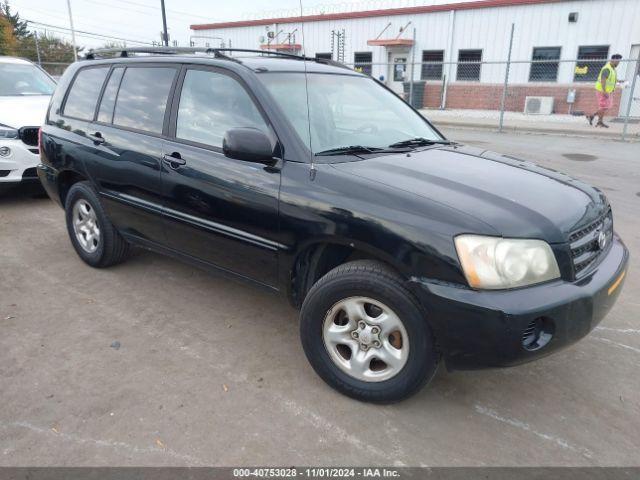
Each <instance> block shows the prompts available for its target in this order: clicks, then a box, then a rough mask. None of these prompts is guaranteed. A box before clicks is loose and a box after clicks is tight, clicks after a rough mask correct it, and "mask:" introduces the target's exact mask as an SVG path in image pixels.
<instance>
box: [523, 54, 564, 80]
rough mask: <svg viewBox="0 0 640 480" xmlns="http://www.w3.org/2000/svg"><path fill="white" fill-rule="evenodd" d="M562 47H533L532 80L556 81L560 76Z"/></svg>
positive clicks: (530, 75) (530, 77) (530, 74)
mask: <svg viewBox="0 0 640 480" xmlns="http://www.w3.org/2000/svg"><path fill="white" fill-rule="evenodd" d="M559 59H560V47H538V48H534V49H533V57H532V60H533V63H532V64H531V71H530V72H529V81H530V82H555V81H556V80H557V78H558V62H557V61H555V62H554V60H559Z"/></svg>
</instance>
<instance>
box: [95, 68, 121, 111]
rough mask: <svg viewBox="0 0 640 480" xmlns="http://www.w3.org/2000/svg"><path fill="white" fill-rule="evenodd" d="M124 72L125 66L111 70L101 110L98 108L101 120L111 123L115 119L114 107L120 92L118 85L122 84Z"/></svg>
mask: <svg viewBox="0 0 640 480" xmlns="http://www.w3.org/2000/svg"><path fill="white" fill-rule="evenodd" d="M123 73H124V67H118V68H114V69H113V71H112V72H111V76H110V77H109V81H108V82H107V86H106V87H105V89H104V93H103V94H102V101H101V102H100V110H98V121H99V122H105V123H111V121H112V120H113V107H115V105H116V95H117V94H118V87H119V86H120V81H121V80H122V74H123Z"/></svg>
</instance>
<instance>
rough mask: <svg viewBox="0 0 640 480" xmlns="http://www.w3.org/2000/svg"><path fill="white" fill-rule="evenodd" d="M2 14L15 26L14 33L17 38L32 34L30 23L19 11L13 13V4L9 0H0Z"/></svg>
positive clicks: (20, 38)
mask: <svg viewBox="0 0 640 480" xmlns="http://www.w3.org/2000/svg"><path fill="white" fill-rule="evenodd" d="M0 16H4V17H5V18H6V19H7V20H8V21H9V23H10V24H11V25H12V26H13V35H14V36H15V37H16V39H17V40H22V39H23V38H27V37H30V36H31V32H29V25H28V24H27V22H26V21H24V20H21V19H20V15H18V12H16V13H11V6H10V5H9V2H8V1H7V0H4V1H0Z"/></svg>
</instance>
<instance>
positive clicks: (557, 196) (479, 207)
mask: <svg viewBox="0 0 640 480" xmlns="http://www.w3.org/2000/svg"><path fill="white" fill-rule="evenodd" d="M334 167H335V168H337V169H338V170H341V171H343V172H348V173H350V174H353V175H358V176H360V177H363V178H366V179H368V180H372V181H375V182H379V183H381V184H385V185H387V186H388V187H391V188H397V189H401V190H404V191H406V192H410V193H412V194H415V195H419V196H423V197H426V198H428V199H430V200H432V201H436V202H439V203H441V204H444V205H447V206H448V207H450V208H453V209H455V210H458V211H460V212H464V213H466V214H469V215H472V216H473V217H475V218H476V219H478V220H481V221H483V222H485V223H487V224H489V225H491V226H492V227H493V228H494V229H495V230H496V231H497V232H499V233H500V234H501V235H503V236H505V237H526V238H540V239H544V240H546V241H547V242H550V243H561V242H566V241H567V237H568V235H569V234H570V232H572V231H574V230H576V229H579V228H581V227H582V226H584V225H586V224H588V223H590V222H592V221H594V220H595V219H596V218H598V217H599V216H600V215H602V214H603V213H604V211H605V209H606V208H608V204H607V199H606V197H605V196H604V195H603V194H602V193H601V192H600V191H599V190H597V189H596V188H594V187H591V186H589V185H587V184H585V183H583V182H580V181H578V180H575V179H573V178H571V177H569V176H567V175H564V174H562V173H559V172H556V171H553V170H550V169H546V168H542V167H540V166H537V165H535V164H533V163H531V162H526V161H523V160H518V159H516V158H513V157H508V156H505V155H500V154H498V153H495V152H488V151H484V150H480V149H476V148H472V147H465V146H454V147H442V148H430V149H427V150H423V151H414V152H411V153H409V154H406V153H402V154H400V153H399V154H390V155H383V156H379V157H373V158H368V159H365V160H362V161H354V162H345V163H337V164H334ZM425 213H426V212H425ZM461 233H463V232H461ZM469 233H473V232H469Z"/></svg>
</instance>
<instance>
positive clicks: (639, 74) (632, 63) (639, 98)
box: [618, 45, 640, 118]
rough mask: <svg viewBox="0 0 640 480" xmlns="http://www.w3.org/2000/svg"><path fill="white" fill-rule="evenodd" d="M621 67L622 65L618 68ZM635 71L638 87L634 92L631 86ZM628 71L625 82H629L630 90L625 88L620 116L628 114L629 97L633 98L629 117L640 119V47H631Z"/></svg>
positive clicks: (636, 86) (627, 65) (621, 100)
mask: <svg viewBox="0 0 640 480" xmlns="http://www.w3.org/2000/svg"><path fill="white" fill-rule="evenodd" d="M621 66H622V65H620V66H619V67H618V68H620V67H621ZM634 70H635V75H636V85H635V88H634V89H633V91H632V90H631V85H632V84H633V71H634ZM626 71H627V73H626V74H625V80H626V81H627V82H629V88H625V89H624V90H623V91H622V98H621V99H620V116H621V117H624V116H625V115H626V114H627V107H628V105H629V97H631V110H630V111H629V116H630V117H634V118H640V45H633V46H632V47H631V54H630V55H629V62H628V63H627V64H626Z"/></svg>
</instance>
